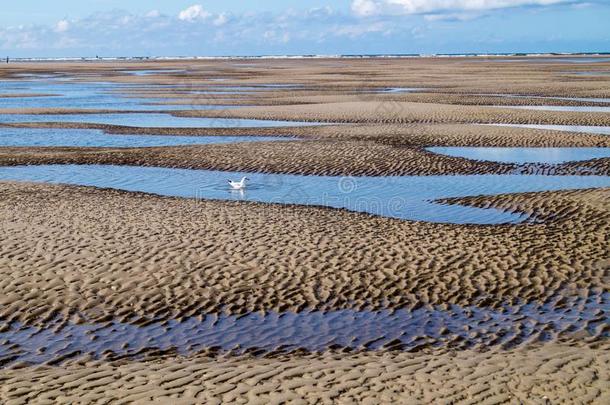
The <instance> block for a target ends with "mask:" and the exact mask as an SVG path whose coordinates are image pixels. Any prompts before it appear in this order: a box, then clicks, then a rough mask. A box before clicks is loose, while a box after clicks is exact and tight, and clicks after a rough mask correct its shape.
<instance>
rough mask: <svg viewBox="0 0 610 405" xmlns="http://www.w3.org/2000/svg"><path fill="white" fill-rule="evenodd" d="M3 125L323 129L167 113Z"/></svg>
mask: <svg viewBox="0 0 610 405" xmlns="http://www.w3.org/2000/svg"><path fill="white" fill-rule="evenodd" d="M2 122H5V123H16V122H76V123H90V124H107V125H120V126H128V127H144V128H232V127H235V128H237V127H241V128H250V127H294V126H314V125H320V124H318V123H315V122H297V121H272V120H254V119H239V118H196V117H175V116H173V115H171V114H163V113H108V114H0V123H2Z"/></svg>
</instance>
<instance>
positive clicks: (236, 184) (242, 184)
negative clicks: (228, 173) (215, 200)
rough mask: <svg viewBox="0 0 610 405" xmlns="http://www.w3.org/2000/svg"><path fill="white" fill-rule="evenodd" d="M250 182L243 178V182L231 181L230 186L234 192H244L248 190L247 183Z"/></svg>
mask: <svg viewBox="0 0 610 405" xmlns="http://www.w3.org/2000/svg"><path fill="white" fill-rule="evenodd" d="M248 180H250V179H249V178H247V177H242V178H241V181H233V180H229V185H230V186H231V188H232V189H233V190H244V189H245V188H246V181H248Z"/></svg>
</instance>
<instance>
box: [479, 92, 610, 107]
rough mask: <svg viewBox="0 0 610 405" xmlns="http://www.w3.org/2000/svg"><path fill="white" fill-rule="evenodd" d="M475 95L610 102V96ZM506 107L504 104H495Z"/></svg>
mask: <svg viewBox="0 0 610 405" xmlns="http://www.w3.org/2000/svg"><path fill="white" fill-rule="evenodd" d="M473 96H490V97H504V98H531V99H539V100H566V101H581V102H585V103H610V98H603V97H560V96H530V95H523V94H501V93H476V94H473ZM493 107H500V108H504V106H493Z"/></svg>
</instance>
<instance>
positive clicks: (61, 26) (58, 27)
mask: <svg viewBox="0 0 610 405" xmlns="http://www.w3.org/2000/svg"><path fill="white" fill-rule="evenodd" d="M69 29H70V23H69V22H68V20H60V21H58V22H57V24H55V28H53V31H55V32H60V33H61V32H66V31H68V30H69Z"/></svg>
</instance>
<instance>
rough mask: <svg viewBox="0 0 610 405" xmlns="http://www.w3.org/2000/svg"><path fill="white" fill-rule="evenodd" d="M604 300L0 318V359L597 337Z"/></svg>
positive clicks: (607, 307)
mask: <svg viewBox="0 0 610 405" xmlns="http://www.w3.org/2000/svg"><path fill="white" fill-rule="evenodd" d="M608 298H609V294H607V293H606V294H597V295H591V296H589V297H586V298H585V297H566V298H562V300H563V302H562V303H561V304H560V305H558V304H557V301H559V298H557V299H555V300H553V301H550V302H547V303H545V304H537V303H522V304H520V305H505V306H503V307H502V308H501V310H493V309H488V308H481V307H476V306H471V307H460V306H457V305H452V306H450V307H449V308H447V309H441V308H434V307H424V308H419V309H414V310H406V309H403V310H397V311H387V310H384V311H356V310H336V311H326V312H318V311H313V312H299V313H294V312H283V313H276V312H266V313H260V312H259V313H249V314H246V315H239V316H234V315H226V314H207V315H202V316H199V317H193V318H187V319H184V320H182V321H176V320H169V321H157V322H155V321H151V322H147V323H145V324H144V325H142V326H137V325H134V324H131V323H121V322H118V321H116V320H115V321H111V322H105V323H82V324H74V323H69V322H64V323H62V322H61V319H57V320H55V321H52V322H49V323H48V324H47V325H46V326H45V327H44V328H36V327H25V326H22V325H20V324H18V323H12V324H7V323H4V324H3V323H0V330H3V331H2V332H0V364H2V363H11V362H16V361H20V362H27V363H32V364H41V363H44V362H49V361H53V360H58V359H59V360H61V358H62V357H69V356H76V355H82V354H89V355H91V356H93V357H95V358H100V357H103V356H110V357H112V356H126V357H138V355H142V354H143V353H144V352H145V351H146V350H151V349H160V350H170V349H173V350H175V351H177V352H178V353H179V354H183V355H189V354H195V353H197V352H199V351H202V350H204V349H209V348H213V347H214V348H217V349H219V350H221V351H229V350H233V351H234V353H236V354H241V353H246V352H249V351H256V353H255V354H265V353H269V352H273V351H275V352H278V351H281V352H286V351H290V350H295V349H299V348H302V349H305V350H308V351H315V352H320V351H324V350H328V349H331V348H350V349H366V350H379V349H383V348H390V349H394V350H416V349H417V348H419V347H426V346H427V347H430V346H432V347H458V348H467V347H472V346H476V345H485V346H486V347H489V346H494V345H502V346H503V347H505V348H511V347H515V346H518V345H521V344H526V343H533V342H536V341H546V340H550V339H554V338H556V337H557V336H560V335H562V334H568V335H569V334H570V333H575V332H580V331H583V332H586V333H587V334H589V335H590V336H593V337H598V338H604V337H608V335H609V333H608V330H607V329H604V325H605V323H606V322H607V321H608V317H607V313H608V310H610V304H609V300H608ZM41 348H44V350H41Z"/></svg>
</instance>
